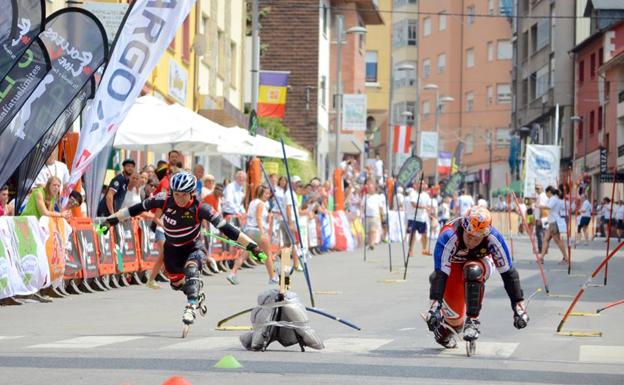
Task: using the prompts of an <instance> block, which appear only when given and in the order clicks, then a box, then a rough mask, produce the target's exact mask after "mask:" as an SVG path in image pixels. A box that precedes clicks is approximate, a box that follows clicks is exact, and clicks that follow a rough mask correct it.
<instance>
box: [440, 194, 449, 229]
mask: <svg viewBox="0 0 624 385" xmlns="http://www.w3.org/2000/svg"><path fill="white" fill-rule="evenodd" d="M450 219H451V199H450V198H449V197H446V198H444V199H443V200H442V204H441V205H440V228H442V227H444V225H445V224H446V222H448V221H449V220H450Z"/></svg>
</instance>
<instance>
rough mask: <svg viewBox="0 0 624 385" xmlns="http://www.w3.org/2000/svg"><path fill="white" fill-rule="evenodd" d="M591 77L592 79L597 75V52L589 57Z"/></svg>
mask: <svg viewBox="0 0 624 385" xmlns="http://www.w3.org/2000/svg"><path fill="white" fill-rule="evenodd" d="M589 77H590V78H592V79H593V78H595V77H596V54H595V53H592V54H591V56H590V57H589Z"/></svg>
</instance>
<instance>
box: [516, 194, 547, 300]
mask: <svg viewBox="0 0 624 385" xmlns="http://www.w3.org/2000/svg"><path fill="white" fill-rule="evenodd" d="M511 196H512V198H513V199H514V202H515V203H516V208H517V209H518V214H519V215H520V217H521V218H522V223H523V224H524V230H525V231H526V232H527V234H529V239H530V240H531V246H532V248H533V254H534V255H535V261H536V262H537V267H539V270H540V275H541V276H542V281H543V282H544V290H545V291H546V294H548V293H550V289H549V288H548V279H547V278H546V273H544V265H542V264H541V263H540V261H539V257H538V253H537V245H536V243H535V238H534V237H533V233H531V230H530V229H529V225H528V224H527V221H526V218H525V217H524V214H523V213H522V211H521V210H520V204H519V203H518V197H516V193H515V192H513V191H512V192H511Z"/></svg>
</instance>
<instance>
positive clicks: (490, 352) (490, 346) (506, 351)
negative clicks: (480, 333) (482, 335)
mask: <svg viewBox="0 0 624 385" xmlns="http://www.w3.org/2000/svg"><path fill="white" fill-rule="evenodd" d="M464 345H465V344H464V341H459V343H458V344H457V346H458V348H457V349H444V350H442V351H441V352H440V355H441V356H465V355H466V348H465V346H464ZM517 347H518V344H517V343H510V342H482V341H478V342H477V353H476V355H477V356H480V357H499V358H509V357H511V355H512V354H513V353H514V351H515V350H516V348H517Z"/></svg>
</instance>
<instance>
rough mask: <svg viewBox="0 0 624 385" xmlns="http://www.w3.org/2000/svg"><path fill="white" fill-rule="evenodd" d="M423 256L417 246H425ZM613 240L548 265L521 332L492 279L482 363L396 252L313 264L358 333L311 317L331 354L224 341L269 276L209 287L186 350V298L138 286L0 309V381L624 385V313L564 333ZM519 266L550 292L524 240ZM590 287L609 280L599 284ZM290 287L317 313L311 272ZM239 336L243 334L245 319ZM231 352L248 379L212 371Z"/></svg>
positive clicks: (606, 294) (321, 299) (588, 319)
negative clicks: (566, 264)
mask: <svg viewBox="0 0 624 385" xmlns="http://www.w3.org/2000/svg"><path fill="white" fill-rule="evenodd" d="M417 247H418V246H417ZM604 247H605V243H604V242H602V241H601V240H596V241H595V242H593V243H592V244H591V245H590V246H583V247H579V248H578V249H576V250H574V254H573V260H574V261H575V264H574V268H573V271H572V275H568V274H567V271H566V270H564V269H562V268H561V267H560V266H558V265H557V262H558V261H559V259H560V257H559V255H558V252H556V251H555V250H552V251H551V257H550V258H549V259H547V261H546V265H545V267H546V274H547V278H548V280H549V287H550V295H549V296H547V295H546V294H545V292H544V291H542V292H540V293H538V294H537V295H536V296H535V298H534V300H533V301H532V302H531V304H530V307H529V309H528V312H529V314H530V316H531V321H530V324H529V326H528V327H527V328H526V329H524V330H521V331H518V330H516V329H514V328H513V325H512V311H511V308H510V305H509V300H508V298H507V296H506V293H505V291H504V289H503V287H502V281H501V279H500V277H499V276H498V274H495V275H494V276H493V277H492V278H491V279H490V280H489V281H488V282H487V286H486V294H485V296H486V297H485V302H484V306H483V311H482V314H481V323H482V327H481V332H482V334H481V338H480V339H479V342H478V347H477V355H476V356H473V357H470V358H468V357H466V356H465V350H464V348H463V345H460V348H458V349H454V350H444V349H442V348H441V347H440V346H438V345H437V344H435V342H434V341H433V335H432V334H431V333H429V332H428V330H427V329H426V325H425V323H424V322H423V321H422V320H421V319H420V316H419V313H420V312H424V311H426V310H427V308H428V286H429V284H428V275H429V274H430V272H431V270H432V261H431V259H430V257H422V256H417V257H414V258H413V259H412V260H411V261H410V265H409V270H408V278H407V281H401V280H400V279H401V278H402V273H403V266H402V265H403V262H402V255H401V248H400V245H398V244H395V245H393V254H392V258H393V271H392V272H390V271H389V266H388V265H389V264H388V247H387V245H381V246H378V247H377V248H376V249H375V250H374V251H372V252H368V254H367V261H366V262H364V261H363V251H362V249H359V250H356V251H354V252H344V253H330V254H325V255H322V256H315V257H313V259H312V260H311V262H310V272H311V277H312V285H313V288H314V290H315V292H316V295H315V298H316V306H317V307H318V308H321V309H324V310H326V311H328V312H330V313H333V314H335V315H338V316H340V317H342V318H344V319H347V320H349V321H351V322H353V323H355V324H357V325H359V326H360V327H361V328H362V330H361V331H356V330H353V329H350V328H347V327H345V326H344V325H342V324H339V323H337V322H335V321H332V320H330V319H327V318H324V317H320V316H317V315H310V318H311V326H312V327H313V328H314V329H315V330H316V331H317V332H318V334H319V335H320V336H321V338H322V339H323V340H324V342H325V345H326V349H325V350H323V351H320V352H319V351H312V350H309V351H306V352H305V353H301V352H300V351H299V349H298V347H290V348H287V349H286V348H283V347H282V346H281V345H279V344H278V343H273V344H272V345H271V346H270V347H269V351H267V352H248V351H245V350H244V349H243V347H242V346H241V344H240V342H239V341H238V337H239V335H241V334H242V333H244V332H241V331H233V332H222V331H216V330H215V326H216V323H217V321H218V320H220V319H222V318H225V317H226V316H228V315H230V314H233V313H235V312H237V311H239V310H242V309H245V308H248V307H251V306H253V305H254V304H255V301H256V296H257V295H258V293H260V292H261V291H263V290H264V289H266V288H268V285H267V277H266V272H265V271H264V269H263V268H261V267H256V268H253V269H244V270H242V271H241V272H240V280H241V284H240V285H239V286H231V285H230V284H229V283H228V282H227V281H226V280H225V274H220V275H216V276H212V277H205V278H204V282H205V287H204V290H205V292H206V294H207V296H208V301H207V305H208V308H209V312H208V314H207V316H206V317H205V318H198V320H197V322H196V324H195V325H194V326H193V328H192V330H191V332H190V335H189V337H188V338H187V339H184V340H183V339H181V338H180V332H181V327H182V323H181V315H182V310H183V307H184V303H185V300H184V298H183V296H182V295H181V293H179V292H173V291H171V290H169V289H168V288H167V287H165V286H164V285H163V289H161V290H151V289H148V288H146V287H143V286H132V287H130V288H123V289H115V290H112V291H108V292H101V293H96V294H85V295H79V296H72V297H69V298H65V299H57V300H55V301H54V302H53V303H49V304H40V303H32V304H31V303H29V304H25V305H23V306H11V307H2V308H0V325H1V330H0V378H1V379H2V383H3V384H24V385H27V384H66V385H78V384H81V385H82V384H98V385H99V384H102V385H104V384H118V385H121V384H132V385H148V384H153V385H159V384H162V382H163V381H164V380H165V379H166V378H168V377H170V376H172V375H182V376H184V377H186V378H187V379H188V380H189V381H191V382H192V383H193V385H199V384H249V383H255V384H269V383H270V384H289V385H291V384H293V383H296V384H297V385H303V384H357V385H365V384H433V383H435V384H451V383H452V384H477V383H478V384H490V383H491V384H605V385H606V384H609V385H613V384H624V366H623V365H622V364H624V333H623V332H622V331H621V330H622V328H621V320H622V319H623V317H622V316H623V315H624V306H621V307H616V308H613V309H610V310H608V311H605V312H604V313H602V314H601V315H600V316H575V317H571V318H570V320H569V321H568V322H567V323H566V325H565V327H564V330H567V331H600V332H602V336H601V337H569V336H560V335H557V334H556V333H555V331H556V327H557V325H558V323H559V320H560V319H561V313H563V312H564V311H565V310H566V308H567V306H568V304H569V303H570V302H571V300H572V298H571V296H573V295H574V294H575V293H576V292H577V290H578V288H579V287H580V285H581V284H582V283H583V282H585V280H586V279H587V277H588V276H589V274H590V273H591V272H592V271H593V269H594V268H595V267H596V266H597V265H598V263H599V262H600V261H601V259H602V258H604V254H605V251H604ZM514 249H515V251H516V257H515V258H516V266H517V267H518V268H519V271H520V275H521V278H522V284H523V287H524V291H525V294H526V295H529V294H530V293H532V292H534V291H535V290H536V289H537V288H540V287H543V283H542V279H541V277H540V274H539V272H538V270H537V268H536V264H535V262H534V258H533V257H532V256H531V254H530V248H529V243H528V241H527V240H526V239H516V240H515V242H514ZM622 255H624V252H623V253H621V255H616V256H615V257H614V258H613V259H612V263H610V264H609V281H608V285H607V286H606V287H591V288H589V289H588V290H587V292H586V294H585V295H584V297H583V298H582V300H581V301H580V302H579V303H578V305H577V306H576V309H575V310H576V311H578V312H595V310H596V309H597V308H599V307H601V306H602V305H604V304H606V303H609V302H612V301H615V300H618V299H621V298H622V297H624V281H623V280H622V276H623V274H624V263H623V261H622ZM599 277H600V279H599V280H598V282H596V283H601V282H602V277H603V275H602V274H600V275H599ZM293 290H294V291H295V292H297V293H298V294H299V296H300V297H301V299H302V301H303V302H304V303H305V304H306V305H309V297H308V294H307V288H306V286H305V281H304V279H303V274H300V273H298V274H296V275H295V276H294V283H293ZM230 324H231V325H249V318H248V316H242V317H239V318H237V319H235V320H233V321H232V322H230ZM228 354H231V355H233V356H234V357H236V359H238V361H239V362H240V363H241V364H242V365H243V367H242V368H240V369H227V370H226V369H216V368H214V367H213V366H214V365H215V363H216V362H217V361H218V360H219V359H221V358H222V357H224V356H225V355H228Z"/></svg>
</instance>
